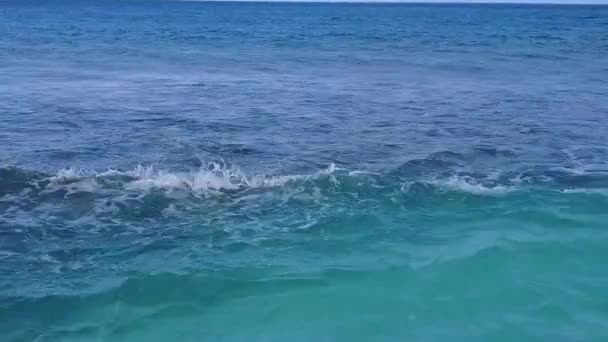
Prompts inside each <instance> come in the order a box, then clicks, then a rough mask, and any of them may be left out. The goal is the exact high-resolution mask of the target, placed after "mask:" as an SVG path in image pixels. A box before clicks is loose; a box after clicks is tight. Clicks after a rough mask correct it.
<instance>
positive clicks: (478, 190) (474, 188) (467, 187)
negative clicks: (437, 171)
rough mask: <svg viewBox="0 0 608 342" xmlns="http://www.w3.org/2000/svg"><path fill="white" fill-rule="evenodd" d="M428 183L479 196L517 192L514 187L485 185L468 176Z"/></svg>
mask: <svg viewBox="0 0 608 342" xmlns="http://www.w3.org/2000/svg"><path fill="white" fill-rule="evenodd" d="M428 183H430V184H432V185H434V186H437V187H439V188H443V189H448V190H452V191H460V192H468V193H472V194H477V195H500V194H505V193H508V192H511V191H515V190H517V188H516V187H514V186H506V185H500V184H484V183H482V182H480V181H478V180H476V179H474V178H472V177H468V176H452V177H449V178H447V179H435V180H432V181H429V182H428Z"/></svg>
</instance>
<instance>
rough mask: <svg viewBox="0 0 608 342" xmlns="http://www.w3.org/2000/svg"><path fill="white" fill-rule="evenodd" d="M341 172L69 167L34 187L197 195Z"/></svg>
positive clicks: (68, 191)
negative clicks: (250, 172) (114, 188)
mask: <svg viewBox="0 0 608 342" xmlns="http://www.w3.org/2000/svg"><path fill="white" fill-rule="evenodd" d="M336 170H337V168H336V166H335V165H334V164H330V165H329V166H328V167H327V168H325V169H322V170H319V171H317V172H315V173H312V174H294V175H263V174H255V175H247V174H245V173H244V172H242V171H241V170H240V169H239V168H237V167H232V166H226V165H224V164H221V163H209V164H208V165H207V167H206V168H200V169H198V170H194V171H189V172H171V171H166V170H162V169H157V168H155V167H153V166H137V167H135V168H134V169H132V170H126V171H123V170H116V169H109V170H106V171H102V172H96V171H88V170H84V169H75V168H65V169H61V170H59V171H57V173H56V174H54V175H52V176H47V177H43V178H40V179H37V180H33V181H32V182H31V185H33V186H34V187H35V188H38V189H42V193H48V192H55V191H58V190H64V191H66V195H71V194H74V193H77V192H96V191H98V190H100V189H101V188H102V187H103V185H108V184H114V185H115V186H116V185H117V186H118V187H119V188H123V189H125V190H133V191H135V190H139V191H147V190H154V189H158V190H184V191H191V192H194V193H202V192H206V191H224V190H239V189H252V188H273V187H281V186H283V185H285V184H287V183H291V182H296V181H301V180H310V179H315V178H318V177H322V176H329V175H332V174H333V173H334V172H335V171H336Z"/></svg>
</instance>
